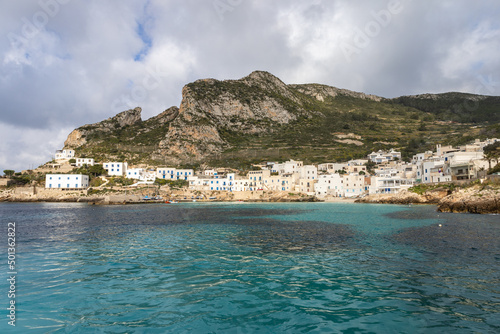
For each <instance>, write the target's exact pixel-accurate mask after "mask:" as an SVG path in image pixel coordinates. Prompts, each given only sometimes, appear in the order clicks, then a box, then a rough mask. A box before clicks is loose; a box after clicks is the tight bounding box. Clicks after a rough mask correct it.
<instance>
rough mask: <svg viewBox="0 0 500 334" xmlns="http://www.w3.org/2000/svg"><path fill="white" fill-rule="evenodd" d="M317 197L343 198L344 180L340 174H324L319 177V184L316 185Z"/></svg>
mask: <svg viewBox="0 0 500 334" xmlns="http://www.w3.org/2000/svg"><path fill="white" fill-rule="evenodd" d="M314 192H315V193H316V196H317V197H325V196H334V197H343V196H344V187H343V179H342V177H341V176H340V174H323V175H319V176H318V182H317V183H316V184H315V185H314Z"/></svg>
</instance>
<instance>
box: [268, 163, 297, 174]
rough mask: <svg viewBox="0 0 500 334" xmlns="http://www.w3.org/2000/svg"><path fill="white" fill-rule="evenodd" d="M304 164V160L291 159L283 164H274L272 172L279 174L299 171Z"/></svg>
mask: <svg viewBox="0 0 500 334" xmlns="http://www.w3.org/2000/svg"><path fill="white" fill-rule="evenodd" d="M303 166H304V163H303V162H302V161H295V160H289V161H286V162H284V163H281V164H274V165H273V167H272V168H271V172H273V173H278V174H290V173H298V172H299V169H300V168H301V167H303Z"/></svg>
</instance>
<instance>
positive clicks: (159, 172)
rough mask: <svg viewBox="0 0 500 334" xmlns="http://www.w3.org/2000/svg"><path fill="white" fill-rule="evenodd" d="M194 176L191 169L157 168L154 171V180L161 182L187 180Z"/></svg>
mask: <svg viewBox="0 0 500 334" xmlns="http://www.w3.org/2000/svg"><path fill="white" fill-rule="evenodd" d="M191 176H194V170H192V169H177V168H172V167H165V168H157V169H156V178H158V179H163V180H172V181H176V180H186V181H188V178H189V177H191Z"/></svg>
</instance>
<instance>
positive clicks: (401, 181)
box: [369, 176, 414, 194]
mask: <svg viewBox="0 0 500 334" xmlns="http://www.w3.org/2000/svg"><path fill="white" fill-rule="evenodd" d="M413 184H414V182H413V180H408V179H405V178H399V177H376V176H373V177H372V178H371V185H370V188H369V192H370V194H397V193H398V192H400V191H401V190H405V189H409V188H411V187H413Z"/></svg>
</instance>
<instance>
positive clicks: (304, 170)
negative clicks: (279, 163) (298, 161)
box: [299, 165, 318, 180]
mask: <svg viewBox="0 0 500 334" xmlns="http://www.w3.org/2000/svg"><path fill="white" fill-rule="evenodd" d="M299 171H300V178H301V179H305V180H316V179H317V178H318V168H317V167H316V166H314V165H306V166H302V167H301V168H300V169H299Z"/></svg>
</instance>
